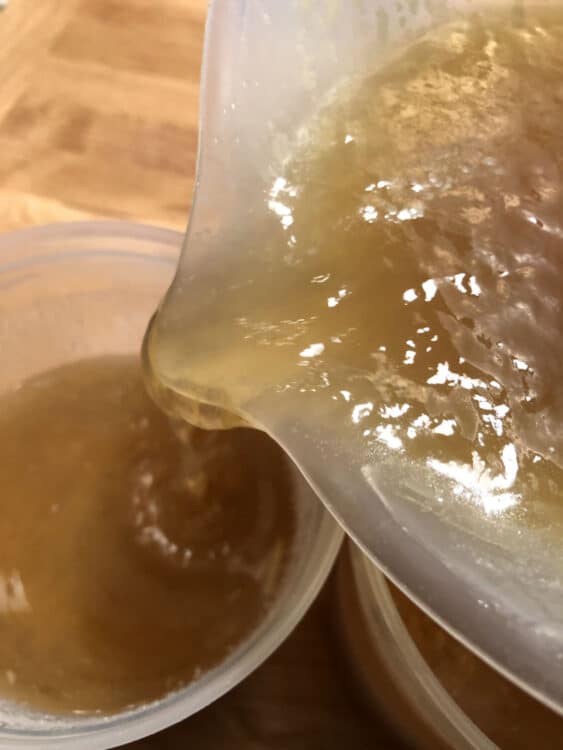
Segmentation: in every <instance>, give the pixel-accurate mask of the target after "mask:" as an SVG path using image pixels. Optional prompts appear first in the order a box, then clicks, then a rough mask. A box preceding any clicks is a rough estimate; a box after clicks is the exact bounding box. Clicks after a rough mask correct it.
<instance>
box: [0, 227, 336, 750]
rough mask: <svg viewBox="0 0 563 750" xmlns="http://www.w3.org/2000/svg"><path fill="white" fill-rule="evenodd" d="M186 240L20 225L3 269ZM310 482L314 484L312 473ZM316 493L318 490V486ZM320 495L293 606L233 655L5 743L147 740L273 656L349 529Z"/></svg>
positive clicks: (0, 249)
mask: <svg viewBox="0 0 563 750" xmlns="http://www.w3.org/2000/svg"><path fill="white" fill-rule="evenodd" d="M98 238H99V239H100V240H109V241H110V248H111V240H112V239H113V240H121V241H123V240H126V241H127V240H128V241H131V242H132V243H133V244H134V243H135V242H136V241H140V242H143V243H147V244H150V243H151V242H152V243H153V244H154V245H156V246H157V247H156V249H155V252H154V253H152V254H151V253H150V251H149V248H148V247H145V248H135V249H134V251H132V252H130V253H127V252H125V253H120V252H119V253H115V252H114V251H112V250H111V249H108V251H107V253H103V248H99V247H96V248H95V249H94V250H92V247H91V246H90V245H88V242H86V243H85V244H86V246H85V247H84V249H83V250H82V251H81V248H80V243H81V241H82V240H86V241H91V240H96V239H98ZM182 239H183V235H182V233H181V232H178V231H175V230H172V229H164V228H159V227H155V226H151V225H146V224H139V223H134V222H129V221H105V220H99V221H98V220H94V221H86V222H69V223H57V224H48V225H41V226H35V227H30V228H24V229H16V230H14V231H10V232H6V233H4V234H0V274H1V273H2V272H3V271H9V270H10V266H8V267H5V266H4V267H2V264H1V256H2V254H6V253H8V252H13V251H14V250H15V251H17V250H18V248H23V247H25V246H28V247H29V246H31V245H34V246H35V250H41V246H42V245H43V246H44V248H49V246H50V245H51V243H53V242H60V243H63V242H65V241H68V240H71V241H72V242H75V243H77V250H76V251H75V252H73V253H71V254H70V255H69V254H67V255H66V257H67V258H68V259H69V260H74V261H76V260H79V259H80V258H81V257H88V256H89V255H90V254H91V253H92V252H94V253H95V254H96V255H97V254H99V253H100V252H102V253H103V254H104V255H106V257H107V258H109V259H111V257H112V255H114V256H115V255H117V256H118V257H123V256H124V255H125V256H127V255H129V257H130V258H131V260H132V261H136V260H142V259H146V260H154V259H155V258H157V259H161V260H162V261H164V262H166V263H169V264H170V265H172V264H173V263H174V262H175V260H176V258H177V256H178V253H179V250H180V247H181V243H182ZM63 255H64V253H63ZM50 257H51V258H52V256H50ZM45 260H46V258H45V255H43V256H37V255H36V254H35V252H34V253H33V255H32V256H31V257H27V258H26V260H25V265H26V266H27V267H33V265H34V264H38V265H39V264H41V263H45ZM297 473H298V470H297V468H296V474H297ZM302 481H303V482H304V483H306V482H305V479H302ZM310 492H311V493H313V491H312V490H310ZM312 499H313V498H312ZM318 502H319V516H318V518H319V521H318V528H317V529H316V535H315V538H314V543H313V545H312V547H311V548H310V549H309V550H308V551H307V560H306V563H305V565H304V567H303V574H302V576H301V578H300V579H299V580H298V581H296V582H295V586H293V587H291V588H290V587H288V588H287V589H286V590H285V593H281V594H280V605H278V606H280V614H281V612H283V605H282V604H281V602H283V597H284V596H285V597H287V598H288V599H289V600H290V601H288V605H290V606H287V607H286V611H285V612H283V614H281V616H278V617H276V618H273V617H266V619H265V620H264V621H263V622H262V623H261V625H259V626H258V628H257V629H256V630H255V631H254V632H253V633H252V634H251V636H250V638H249V639H248V640H247V641H246V642H245V643H243V644H242V645H241V646H240V647H239V648H237V649H236V650H235V652H234V653H233V655H232V656H231V657H229V658H228V659H226V660H225V661H223V662H222V663H220V664H219V665H218V666H217V667H215V668H214V669H211V670H210V671H209V672H207V673H206V674H205V675H203V677H201V678H200V679H199V680H197V681H196V682H194V683H192V684H190V685H188V686H187V687H186V688H184V689H183V690H180V691H178V692H177V693H173V694H171V695H169V696H166V697H165V698H163V699H162V700H160V701H158V702H154V703H151V704H148V705H147V706H145V707H139V708H136V709H134V710H132V711H129V712H121V713H118V714H115V715H113V716H109V717H103V718H102V719H99V718H97V719H96V718H93V720H89V719H86V720H84V719H83V720H79V721H73V720H72V717H61V718H60V719H59V718H58V717H52V719H51V720H49V719H46V720H45V724H44V729H43V728H37V725H36V727H35V728H33V729H26V728H24V727H23V726H22V728H19V729H13V730H9V731H6V729H5V728H2V727H0V750H4V749H5V750H9V749H10V748H18V750H28V749H29V750H32V749H33V750H37V749H38V748H41V750H62V749H63V748H72V750H100V748H110V747H115V746H117V745H121V744H124V743H126V742H132V741H134V740H137V739H141V738H142V737H145V736H147V735H150V734H153V733H154V732H157V731H159V730H162V729H164V728H166V727H168V726H170V725H172V724H174V723H176V722H178V721H180V720H182V719H184V718H186V717H187V716H189V715H191V714H193V713H195V712H196V711H199V710H200V709H202V708H204V707H205V706H207V705H209V704H210V703H212V702H213V701H214V700H216V699H217V698H219V697H221V696H222V695H224V694H225V693H226V692H228V691H229V690H230V689H231V688H232V687H234V686H235V685H237V684H238V683H239V682H241V681H242V680H243V679H244V678H245V677H247V676H248V675H249V674H250V673H251V672H252V671H254V670H255V669H256V668H257V667H258V666H259V665H260V664H261V663H262V662H263V661H264V660H265V659H266V658H267V657H268V656H270V655H271V654H272V653H273V652H274V651H275V649H276V648H277V647H278V646H279V645H280V644H281V643H282V642H283V641H284V640H285V639H286V638H287V636H288V635H289V634H290V633H291V631H292V630H293V629H294V628H295V627H296V626H297V624H298V623H299V622H300V620H301V619H302V617H303V615H304V614H305V612H306V611H307V609H308V608H309V606H310V605H311V604H312V602H313V600H314V599H315V597H316V595H317V593H318V592H319V590H320V588H321V587H322V585H323V583H324V582H325V580H326V578H327V577H328V575H329V573H330V570H331V569H332V566H333V563H334V561H335V559H336V556H337V554H338V551H339V549H340V546H341V543H342V540H343V538H344V532H343V531H342V529H341V528H340V526H339V525H338V524H337V523H336V521H335V520H334V519H333V518H332V516H331V515H330V513H329V512H328V511H327V510H326V509H325V508H324V506H323V505H322V503H321V502H320V500H319V501H318ZM274 606H275V605H274Z"/></svg>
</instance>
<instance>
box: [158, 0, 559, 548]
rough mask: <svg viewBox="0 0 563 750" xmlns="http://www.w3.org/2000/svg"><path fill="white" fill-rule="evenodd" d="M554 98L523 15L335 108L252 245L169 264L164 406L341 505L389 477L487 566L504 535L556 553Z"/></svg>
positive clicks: (481, 22) (442, 42)
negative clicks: (271, 459) (475, 548)
mask: <svg viewBox="0 0 563 750" xmlns="http://www.w3.org/2000/svg"><path fill="white" fill-rule="evenodd" d="M562 82H563V15H562V14H561V12H560V11H555V10H553V11H551V10H541V9H539V10H537V11H536V10H530V11H527V10H526V11H521V12H518V13H513V14H510V15H508V14H506V15H505V14H501V13H500V12H496V11H495V10H490V11H487V12H484V13H483V14H479V15H477V14H475V15H472V16H468V17H467V18H463V19H460V20H458V21H455V22H451V23H449V24H447V25H444V26H442V27H440V28H437V29H435V30H433V31H431V32H428V33H426V34H425V35H424V36H421V37H419V38H418V39H416V40H415V41H414V42H413V43H412V44H410V45H408V46H407V47H405V48H404V49H402V50H399V51H398V52H396V53H395V54H394V56H393V57H392V58H390V59H389V60H388V61H387V62H386V64H385V65H383V66H382V67H380V68H379V69H378V70H377V71H376V72H375V73H374V74H371V75H369V76H366V77H365V78H363V79H362V80H361V81H360V82H348V83H347V84H346V85H343V86H341V87H340V89H339V90H338V91H336V92H335V93H334V97H333V101H332V102H329V103H328V104H327V106H326V108H325V109H324V110H323V111H322V112H320V113H319V115H318V117H317V119H316V121H315V122H313V123H309V125H308V127H307V129H306V130H304V132H303V137H302V139H301V140H302V145H301V146H300V147H299V148H298V149H297V150H296V152H295V156H294V157H293V158H292V159H291V161H290V162H288V163H287V164H285V165H283V166H282V167H280V169H279V171H278V174H277V176H273V177H272V183H271V189H270V191H269V194H268V195H266V196H265V197H264V202H265V204H266V208H267V209H268V218H266V219H265V220H264V222H263V224H262V225H261V226H260V227H258V228H255V227H246V228H245V230H244V231H241V232H239V233H235V232H233V235H232V239H231V238H230V241H231V242H232V246H231V247H230V248H229V251H228V253H227V252H225V253H223V254H222V255H221V256H220V262H219V263H217V264H216V265H215V266H213V265H212V263H211V262H210V261H209V262H206V264H203V265H202V267H201V268H199V267H198V266H197V265H190V262H189V257H188V256H187V257H186V262H185V264H184V267H183V268H182V269H181V272H180V275H179V277H178V278H177V280H176V283H175V285H174V286H173V287H172V289H171V291H170V293H169V295H168V297H167V299H166V300H165V302H164V304H163V306H162V308H161V310H160V311H159V313H158V314H157V316H156V319H155V321H154V323H153V325H152V329H151V331H150V334H149V336H148V339H147V344H146V352H147V359H148V361H149V363H150V366H151V368H152V378H153V382H154V383H155V385H154V386H153V387H154V390H155V391H159V392H160V397H161V400H162V401H163V403H164V402H166V403H167V405H168V408H169V409H171V410H174V409H176V411H178V412H182V413H184V414H185V415H187V416H188V417H190V416H191V417H192V418H195V419H198V413H193V414H190V412H191V408H192V407H191V401H190V399H195V400H199V401H203V402H207V404H208V406H207V407H206V409H207V411H206V412H204V417H205V415H206V414H208V413H209V405H217V406H219V407H221V408H222V409H226V410H227V411H229V412H230V413H232V414H234V415H238V417H240V418H241V419H243V420H246V421H248V422H250V423H252V424H254V425H257V426H260V427H264V428H266V429H267V430H268V431H269V432H270V434H273V435H274V436H275V437H276V438H277V439H278V440H279V441H280V443H281V444H282V445H284V446H285V447H286V449H288V450H289V451H290V452H292V454H293V455H294V456H295V457H296V458H297V459H298V460H300V461H301V460H302V461H303V463H304V464H305V468H306V469H307V470H308V472H309V474H310V475H313V476H317V477H318V478H319V480H318V481H319V484H322V482H323V481H324V479H323V477H327V476H334V477H336V479H335V481H334V482H333V490H331V491H333V492H335V493H340V494H339V495H338V497H336V496H335V497H333V498H330V499H333V500H334V502H335V503H336V504H338V502H339V498H340V499H341V498H342V496H343V495H345V493H346V482H345V481H344V480H342V483H341V484H338V486H337V487H336V489H334V486H335V484H336V483H337V482H340V479H341V478H342V477H346V476H347V472H348V475H351V473H352V472H357V473H361V474H362V475H363V476H364V478H365V479H366V480H367V481H368V482H373V484H374V486H377V491H378V493H379V494H380V495H381V494H382V492H383V495H385V484H386V481H387V480H386V477H385V476H383V474H384V473H385V471H386V468H385V467H387V466H392V467H394V468H393V469H392V470H390V478H389V481H388V482H387V484H390V485H391V486H392V488H393V489H396V486H397V485H396V481H397V476H401V477H403V478H404V477H407V479H406V480H405V482H406V483H407V484H408V488H407V489H405V492H407V490H408V492H411V490H412V492H411V494H412V495H413V497H414V496H415V495H416V497H414V501H415V502H417V503H422V504H423V505H426V506H428V507H430V508H432V509H433V510H435V511H436V512H437V513H439V514H440V515H441V516H442V517H445V518H446V519H449V520H451V521H452V522H453V523H457V524H459V525H460V526H462V527H463V528H469V527H471V528H472V529H473V531H474V532H475V533H478V534H480V535H483V536H485V537H486V538H488V539H490V540H492V541H494V542H495V543H497V542H499V540H500V541H502V543H503V544H504V538H503V539H502V540H501V539H500V536H499V534H500V533H501V532H500V531H499V529H502V528H504V527H503V526H502V524H501V520H502V519H506V520H507V522H508V525H507V526H506V529H508V531H510V533H512V531H513V530H514V529H515V528H519V527H520V525H521V524H522V523H524V525H526V526H527V527H528V528H535V529H537V530H539V531H543V530H546V529H547V530H549V533H550V534H551V537H550V538H551V539H552V540H553V539H558V538H559V539H560V538H561V532H562V531H563V528H562V525H561V521H562V514H561V495H562V491H563V474H562V469H563V381H562V378H561V372H562V369H563V309H562V306H563V200H562V198H563V196H562V183H561V180H562V177H561V175H562V170H563V129H562V127H561V122H562V121H563V83H562ZM254 230H256V231H254ZM218 250H219V249H218ZM217 415H218V416H219V418H221V412H218V413H216V416H217ZM227 424H228V422H227ZM323 441H324V442H323ZM321 442H323V445H322V446H321V445H320V443H321ZM323 451H324V453H323ZM311 457H313V458H311ZM307 462H309V463H307ZM321 462H323V463H322V465H321ZM338 462H340V465H339V463H338ZM339 466H340V468H339ZM350 467H352V468H350ZM391 475H392V476H391ZM407 480H408V481H407ZM382 484H383V486H384V489H383V491H382V490H381V486H382ZM413 488H414V489H413ZM374 501H375V500H374ZM460 509H465V510H466V511H467V513H465V510H464V511H463V512H461V510H460ZM475 517H477V518H478V519H484V520H486V521H487V524H489V521H491V523H490V524H489V525H488V526H485V525H484V524H481V525H479V524H480V521H479V524H477V522H476V524H475V525H474V526H471V524H472V523H473V522H472V521H471V518H473V519H474V518H475ZM468 519H469V520H468ZM493 521H494V524H492V522H493ZM513 521H514V522H516V525H515V526H513V525H510V524H511V523H512V522H513ZM356 531H357V529H356ZM511 538H512V537H511Z"/></svg>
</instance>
